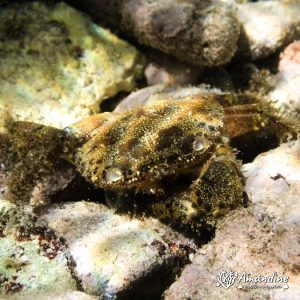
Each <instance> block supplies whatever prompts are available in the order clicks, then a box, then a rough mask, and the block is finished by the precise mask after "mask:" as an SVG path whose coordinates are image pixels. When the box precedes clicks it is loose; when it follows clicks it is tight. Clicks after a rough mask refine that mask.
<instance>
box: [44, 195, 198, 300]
mask: <svg viewBox="0 0 300 300" xmlns="http://www.w3.org/2000/svg"><path fill="white" fill-rule="evenodd" d="M40 222H42V223H46V224H47V225H48V226H49V227H50V228H51V229H53V230H54V231H55V232H56V234H57V235H58V236H61V237H63V238H64V239H65V241H66V244H67V245H68V247H69V249H70V253H71V255H72V257H73V259H74V261H75V264H76V267H75V273H76V276H77V277H78V278H79V279H80V280H81V283H82V286H83V289H84V290H85V291H86V292H88V293H91V294H95V295H98V296H99V297H100V299H115V298H117V297H120V298H122V297H127V298H126V299H129V298H138V297H148V299H151V298H154V297H157V296H159V295H160V293H162V292H163V290H164V289H165V288H166V286H167V285H168V284H169V283H170V280H172V278H174V275H175V274H176V273H177V272H178V271H179V268H178V266H180V265H181V264H182V263H183V262H184V261H187V259H188V255H189V253H191V252H193V247H194V246H193V244H192V243H191V242H190V241H188V240H187V239H185V238H183V237H182V236H180V235H178V234H176V233H175V232H173V231H172V230H170V229H169V228H168V227H166V226H163V225H162V224H160V223H159V222H158V221H155V220H153V219H145V220H143V221H141V220H137V219H130V218H129V217H126V216H119V215H116V214H114V213H113V211H112V210H110V209H108V208H106V207H105V206H104V205H101V204H96V203H91V202H85V201H81V202H76V203H72V202H69V203H65V204H63V205H61V206H59V205H54V206H51V207H50V208H48V209H47V210H46V211H45V212H44V213H43V214H42V215H41V216H40Z"/></svg>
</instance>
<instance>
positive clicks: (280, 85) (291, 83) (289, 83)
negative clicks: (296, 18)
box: [269, 41, 300, 112]
mask: <svg viewBox="0 0 300 300" xmlns="http://www.w3.org/2000/svg"><path fill="white" fill-rule="evenodd" d="M278 70H279V73H278V74H277V75H275V76H274V77H275V78H274V79H275V81H276V83H275V87H274V88H273V90H272V91H271V92H270V93H269V97H270V98H271V99H272V100H274V101H276V102H277V104H276V105H278V106H279V107H282V108H283V109H284V108H286V107H289V108H290V109H291V110H293V111H298V112H300V88H299V87H300V41H295V42H293V43H291V44H290V45H289V46H288V47H287V48H286V49H285V50H284V51H283V52H282V53H281V55H280V61H279V67H278Z"/></svg>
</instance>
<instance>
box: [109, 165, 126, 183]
mask: <svg viewBox="0 0 300 300" xmlns="http://www.w3.org/2000/svg"><path fill="white" fill-rule="evenodd" d="M122 178H123V173H122V171H121V170H120V169H119V168H117V167H110V168H108V169H107V170H106V171H105V180H106V181H107V182H108V183H113V182H117V181H120V180H121V179H122Z"/></svg>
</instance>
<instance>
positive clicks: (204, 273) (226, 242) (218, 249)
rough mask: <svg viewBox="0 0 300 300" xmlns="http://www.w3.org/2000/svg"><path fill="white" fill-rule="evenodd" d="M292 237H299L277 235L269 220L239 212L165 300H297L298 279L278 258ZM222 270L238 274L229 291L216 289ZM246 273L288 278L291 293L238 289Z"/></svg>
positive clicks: (194, 260)
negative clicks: (218, 275)
mask: <svg viewBox="0 0 300 300" xmlns="http://www.w3.org/2000/svg"><path fill="white" fill-rule="evenodd" d="M291 234H293V235H292V236H291ZM297 234H299V230H298V233H297ZM289 237H290V238H291V239H294V238H296V233H295V232H293V231H292V230H289V231H286V232H284V233H281V234H276V233H274V232H273V231H272V221H270V220H269V219H268V218H266V219H264V220H258V219H257V218H256V217H255V216H254V215H253V214H252V213H251V211H250V210H249V209H242V210H238V211H236V212H235V213H234V214H232V215H231V216H230V217H228V218H226V219H225V220H224V221H223V222H221V223H220V224H219V228H218V230H217V232H216V237H215V239H214V240H213V241H212V242H211V243H210V244H208V245H206V246H204V247H203V248H202V249H201V250H200V251H199V252H198V253H197V255H195V257H194V259H193V261H192V264H190V265H188V266H187V267H186V268H185V269H184V271H183V273H182V274H181V276H180V278H179V279H178V281H176V282H175V283H174V284H173V285H172V286H171V287H170V289H169V290H168V291H167V292H166V293H165V299H176V300H178V299H195V300H196V299H297V295H299V291H300V289H299V283H300V278H299V275H297V273H296V274H295V273H293V272H292V270H291V269H289V268H286V266H285V265H284V264H282V263H281V261H280V258H279V257H278V254H279V253H280V252H281V251H282V250H283V252H284V250H286V247H288V246H289V242H290V240H289ZM298 249H299V245H298ZM295 259H296V257H295ZM222 269H226V270H227V271H229V270H232V271H233V272H238V274H239V275H238V278H237V280H236V282H235V284H234V285H233V286H231V287H230V288H229V289H228V290H226V289H224V288H222V287H217V274H218V273H219V272H220V271H221V270H222ZM243 272H246V274H247V276H252V277H253V276H268V277H269V276H271V275H272V274H273V272H277V273H278V276H281V277H284V276H289V281H288V285H289V289H288V290H284V289H276V290H266V289H245V288H243V289H238V288H237V287H238V285H239V283H238V279H239V278H240V276H241V275H242V273H243ZM240 284H241V285H243V286H244V287H245V285H254V284H253V283H252V284H244V283H243V282H240ZM257 285H260V286H261V285H265V284H263V283H260V284H257ZM268 285H269V286H272V285H274V284H268ZM277 285H279V284H277ZM281 285H283V284H281Z"/></svg>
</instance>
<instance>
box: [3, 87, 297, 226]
mask: <svg viewBox="0 0 300 300" xmlns="http://www.w3.org/2000/svg"><path fill="white" fill-rule="evenodd" d="M180 91H181V92H179V93H177V92H176V91H175V92H174V90H172V89H170V90H167V91H163V92H160V93H157V94H155V95H152V96H147V97H146V98H145V99H144V100H145V101H143V102H144V103H143V104H142V105H140V104H137V105H135V106H133V107H130V108H129V109H127V110H125V111H122V110H121V109H120V108H119V109H117V110H116V111H115V112H105V113H100V114H96V115H92V116H91V117H88V118H86V119H84V120H82V121H80V122H78V123H76V124H73V125H71V126H69V127H67V128H65V129H64V130H60V129H55V128H52V127H46V126H43V125H38V124H35V123H29V122H17V121H12V120H11V119H9V118H8V120H9V121H6V124H7V125H6V127H7V130H8V134H9V136H10V138H8V139H9V140H10V142H9V143H6V145H9V146H6V147H4V146H2V147H0V151H2V155H4V156H5V157H6V160H10V161H14V162H13V163H11V166H12V167H10V168H8V172H7V174H8V176H7V182H8V186H9V189H10V192H9V193H8V195H10V198H12V199H13V198H15V199H16V198H23V199H24V197H25V198H26V193H28V192H30V191H31V189H32V186H33V184H34V183H36V182H37V178H40V176H45V175H47V174H49V173H51V172H53V170H54V169H55V170H57V169H58V168H59V167H60V166H61V164H62V163H63V161H69V162H71V163H72V164H74V165H75V166H76V169H77V171H79V173H81V174H82V175H83V176H84V177H85V178H86V180H87V181H88V182H90V183H92V184H93V185H94V186H95V187H97V188H102V189H104V190H106V191H108V195H110V196H109V197H108V203H109V205H110V206H114V207H116V208H120V207H121V208H122V207H126V209H128V207H129V209H130V206H131V207H132V208H133V206H136V205H137V204H138V205H139V206H141V207H142V209H144V210H145V212H147V213H150V214H151V215H153V216H155V217H157V218H158V219H160V220H162V221H164V222H167V223H169V224H175V226H176V227H182V228H187V227H188V228H191V229H192V230H196V231H198V230H201V229H202V228H205V227H207V226H214V225H215V224H216V221H217V220H218V219H219V218H220V217H223V216H224V215H226V214H228V213H229V212H230V211H232V210H233V209H236V208H237V207H239V206H241V205H243V204H244V201H245V197H244V196H243V195H244V179H243V176H242V173H241V171H240V169H241V168H240V167H241V164H240V162H239V161H238V160H237V159H236V158H235V151H234V149H232V148H231V147H230V145H229V140H230V138H232V137H236V136H239V135H242V134H245V133H248V132H250V131H255V130H258V129H261V128H264V127H268V126H269V127H271V128H273V129H275V131H276V133H278V134H279V135H281V136H282V135H283V134H284V133H286V132H290V131H292V129H291V126H290V124H288V122H282V120H280V118H279V117H278V116H276V115H275V114H272V113H271V111H270V110H269V107H268V106H267V105H266V104H264V102H262V101H260V100H259V99H257V98H255V97H253V96H249V95H239V94H226V93H217V92H216V93H211V92H205V91H202V90H201V89H191V90H189V89H185V92H184V89H181V90H180ZM266 108H268V109H266ZM1 149H2V150H1ZM16 170H17V171H16ZM37 174H38V175H37ZM12 178H13V179H12ZM27 178H30V179H29V180H28V179H27ZM21 183H22V184H21ZM24 195H25V196H24ZM135 197H136V199H139V200H133V199H134V198H135ZM27 198H28V197H27Z"/></svg>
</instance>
